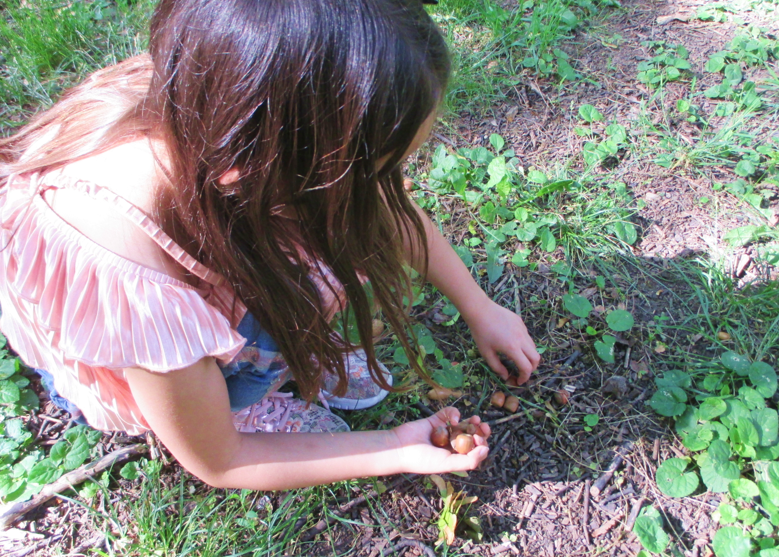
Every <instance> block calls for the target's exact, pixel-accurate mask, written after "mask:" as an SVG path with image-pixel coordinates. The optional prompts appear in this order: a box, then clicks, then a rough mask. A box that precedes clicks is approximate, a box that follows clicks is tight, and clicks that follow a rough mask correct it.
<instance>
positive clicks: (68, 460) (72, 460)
mask: <svg viewBox="0 0 779 557" xmlns="http://www.w3.org/2000/svg"><path fill="white" fill-rule="evenodd" d="M71 431H73V430H71ZM72 443H73V444H72V445H71V447H70V450H69V451H68V453H67V454H66V455H65V458H64V459H63V461H62V465H63V466H64V467H65V470H75V469H76V468H78V467H79V466H81V465H82V464H84V462H85V461H86V459H87V458H89V453H90V452H91V450H92V447H90V446H89V441H88V440H87V436H86V433H83V432H82V433H81V435H79V436H78V437H76V438H75V439H74V440H73V441H72Z"/></svg>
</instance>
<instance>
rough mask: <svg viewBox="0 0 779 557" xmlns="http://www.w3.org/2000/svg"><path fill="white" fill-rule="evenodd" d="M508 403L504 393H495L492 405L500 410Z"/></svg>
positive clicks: (491, 401)
mask: <svg viewBox="0 0 779 557" xmlns="http://www.w3.org/2000/svg"><path fill="white" fill-rule="evenodd" d="M505 402H506V395H504V394H503V391H495V392H494V393H493V395H492V398H491V399H490V403H491V404H492V405H493V406H497V407H498V408H503V404H504V403H505Z"/></svg>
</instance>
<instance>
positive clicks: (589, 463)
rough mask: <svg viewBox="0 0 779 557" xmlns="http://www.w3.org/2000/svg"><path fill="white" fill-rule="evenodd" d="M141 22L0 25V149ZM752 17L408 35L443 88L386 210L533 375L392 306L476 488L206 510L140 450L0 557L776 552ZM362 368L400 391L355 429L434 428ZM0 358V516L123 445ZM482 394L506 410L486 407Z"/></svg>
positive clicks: (770, 189) (772, 134) (417, 407)
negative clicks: (473, 283)
mask: <svg viewBox="0 0 779 557" xmlns="http://www.w3.org/2000/svg"><path fill="white" fill-rule="evenodd" d="M150 4H151V2H122V1H117V2H108V1H94V2H77V3H73V4H69V5H66V6H63V5H61V4H60V3H53V2H41V3H39V5H36V7H34V8H31V7H30V6H29V5H28V4H25V3H20V2H6V3H5V4H4V7H3V10H4V11H3V14H4V16H5V17H4V18H3V21H1V22H0V25H1V27H0V34H2V35H3V37H4V41H3V42H2V43H1V44H2V45H3V46H0V50H1V52H0V53H1V54H2V56H3V61H2V62H1V63H0V64H1V66H0V72H2V74H3V78H4V79H3V80H2V85H1V86H0V87H2V95H3V96H2V97H1V98H0V99H1V100H0V103H2V104H0V106H1V107H2V108H0V110H2V113H1V115H0V120H1V123H2V125H3V126H4V128H5V131H6V133H7V132H8V131H9V130H10V129H11V128H13V127H15V126H16V125H18V124H19V123H20V122H22V121H23V119H24V118H26V117H27V116H28V115H29V114H31V113H32V112H33V111H34V110H36V109H37V108H39V107H40V106H42V105H46V104H47V103H49V102H50V100H51V98H52V97H54V96H56V94H57V93H58V92H59V91H60V90H61V89H62V87H63V86H65V85H66V84H68V83H72V82H73V81H75V80H77V79H78V78H79V76H80V75H82V74H83V73H84V72H86V71H88V70H89V69H90V68H94V67H98V66H100V65H103V64H106V63H110V62H111V61H113V60H114V59H117V58H121V57H124V56H127V55H130V54H132V53H134V52H137V51H138V50H139V49H140V48H142V44H143V39H142V36H143V34H142V32H140V31H138V29H142V27H143V21H144V18H145V17H146V16H147V14H148V10H149V7H150ZM30 9H35V10H37V11H36V12H35V14H38V15H36V17H29V16H30V13H29V11H25V10H30ZM778 11H779V5H777V4H776V3H775V2H772V1H759V0H758V1H747V0H744V1H741V0H739V1H736V2H717V3H708V2H699V1H698V0H681V1H679V2H676V3H669V4H665V5H655V4H649V3H642V2H640V1H638V0H627V1H624V2H622V3H621V4H620V3H617V2H589V1H584V0H570V1H569V0H556V1H551V2H546V3H539V2H533V1H532V0H528V1H524V2H515V1H513V0H510V1H506V2H493V1H487V2H475V1H473V0H442V1H441V3H440V4H439V5H438V6H437V7H435V8H432V9H431V13H432V14H433V16H434V17H435V18H436V19H437V20H438V22H439V23H440V24H441V25H442V27H443V28H444V30H445V32H446V33H447V35H448V37H449V38H450V40H451V43H452V45H453V48H454V56H455V62H456V73H455V79H454V83H453V84H452V87H451V90H450V92H449V95H448V98H447V103H446V108H445V112H444V114H443V117H442V122H441V125H440V126H439V128H438V129H437V130H436V131H435V133H434V134H433V137H432V138H431V140H430V142H429V143H428V146H427V147H426V148H425V149H423V150H422V151H421V152H420V153H418V154H417V155H416V156H415V157H413V158H412V160H410V161H409V167H408V175H409V176H410V177H411V178H412V179H413V181H414V186H413V193H412V195H414V197H415V198H416V200H417V202H418V203H419V204H420V205H421V206H422V207H423V208H425V209H426V210H427V211H428V212H429V213H430V214H431V215H432V216H433V218H434V219H435V221H436V222H437V223H438V224H439V226H440V227H441V229H442V231H443V232H444V233H445V234H446V235H447V237H448V238H449V239H450V240H451V242H452V243H453V245H455V247H456V249H457V251H458V254H460V256H461V257H462V258H463V260H464V261H465V262H466V264H467V265H468V266H469V267H470V268H471V269H472V272H473V274H474V276H475V277H477V279H478V280H479V281H480V283H481V284H482V286H483V287H484V288H485V290H486V291H487V292H488V293H489V294H490V295H491V296H492V297H493V298H494V299H496V300H498V301H499V302H500V303H502V304H503V305H505V306H506V307H510V308H512V309H515V310H517V311H519V312H521V313H522V315H523V317H524V319H525V321H526V323H527V325H528V327H529V329H530V331H531V333H532V334H533V336H534V338H535V339H536V341H537V343H538V344H539V346H540V348H541V349H542V350H543V351H544V363H543V364H542V366H541V368H540V369H539V370H538V372H537V373H536V374H535V375H534V377H533V379H532V380H531V381H530V383H529V384H528V385H525V386H522V387H520V388H509V387H506V386H504V385H502V383H501V382H499V381H498V380H497V378H496V377H495V376H494V375H493V374H492V373H491V372H490V371H489V370H488V368H487V366H486V365H485V363H484V362H483V360H482V359H481V358H479V355H478V353H476V352H475V351H474V347H473V344H472V342H471V341H470V337H469V335H468V332H467V328H466V327H465V326H464V324H463V323H462V321H461V320H460V319H459V315H457V312H456V310H455V309H454V307H453V306H452V305H451V304H449V302H448V301H447V300H445V299H443V298H442V297H441V296H440V294H438V293H437V292H435V291H433V290H430V289H425V290H422V291H420V292H419V297H418V299H417V300H416V305H415V314H416V317H417V320H418V325H417V326H416V328H415V331H414V332H415V335H416V337H417V339H418V341H419V343H420V347H421V352H422V354H423V358H424V364H425V365H426V366H427V367H428V368H429V370H430V372H431V373H432V374H433V375H434V377H435V378H436V379H437V380H438V381H439V382H440V383H441V384H442V385H444V386H446V387H450V388H452V389H454V390H457V391H459V392H460V394H459V395H458V396H455V397H453V398H451V399H450V400H449V401H448V403H452V404H455V405H456V406H458V407H459V408H460V409H461V410H462V412H463V414H465V415H469V414H474V413H479V414H481V415H482V416H484V417H485V418H486V419H488V420H490V421H491V423H492V425H493V431H494V436H493V438H492V454H491V456H490V458H489V460H488V462H487V464H486V465H485V466H484V467H483V468H482V469H481V470H479V471H476V472H474V473H471V474H469V475H468V476H467V477H457V476H453V475H452V476H446V477H443V478H439V477H436V476H433V477H430V478H423V477H414V476H402V477H397V478H386V479H382V480H381V481H378V480H360V481H353V482H345V483H342V484H336V485H332V486H324V487H320V488H314V489H307V490H296V491H292V492H288V493H278V494H276V493H268V494H263V493H254V492H245V491H244V492H242V491H225V490H213V489H209V488H207V487H205V486H203V485H202V484H201V483H200V482H198V481H196V480H194V479H193V478H192V477H191V476H189V475H188V474H186V473H185V472H183V471H182V470H181V469H180V468H178V467H177V466H176V465H175V463H173V462H172V461H171V460H170V457H169V455H167V454H166V452H165V450H164V448H162V447H159V445H158V444H157V443H156V442H155V440H154V439H153V437H151V436H150V437H149V438H148V439H140V441H142V442H144V443H146V444H147V445H148V446H149V455H148V458H145V459H143V460H141V461H139V462H137V463H136V462H133V463H131V464H128V465H126V466H124V467H122V468H120V469H117V470H113V471H111V472H106V473H103V474H100V475H98V476H97V477H95V478H93V480H90V481H88V482H86V483H84V484H82V485H81V486H79V487H77V488H76V490H75V491H71V492H68V493H65V494H64V495H63V497H62V499H61V500H60V501H59V503H58V504H51V505H48V506H42V507H39V508H37V509H36V510H35V511H33V512H31V513H30V514H28V515H27V516H25V517H24V519H23V521H22V522H20V523H18V524H16V528H15V530H12V531H11V534H6V535H5V537H4V538H3V540H2V541H0V543H1V544H3V545H2V547H3V549H4V551H7V553H8V554H10V555H31V554H37V555H58V554H67V553H71V554H74V553H75V554H101V555H114V554H115V555H149V554H157V555H178V554H197V555H227V554H252V555H280V554H290V555H298V554H312V555H330V554H338V555H340V554H343V555H354V554H357V555H373V556H376V555H387V554H393V553H394V554H402V553H403V552H405V554H407V555H419V554H427V555H431V554H434V553H435V554H441V555H484V556H488V555H504V554H505V555H510V554H525V553H528V554H539V555H601V554H608V555H636V554H637V553H638V552H639V551H644V552H648V553H653V554H666V555H686V556H691V557H692V556H703V555H711V554H716V555H717V556H718V557H731V556H732V557H736V556H738V557H740V556H747V555H760V556H761V557H771V556H773V555H775V554H779V551H778V550H777V549H776V548H775V545H776V543H775V539H776V536H777V526H778V525H779V464H778V463H777V461H778V460H779V450H777V446H779V445H777V438H778V437H779V418H777V412H776V409H777V399H778V397H777V393H776V390H777V379H776V367H777V356H779V282H777V279H778V278H779V276H778V275H777V263H778V262H779V232H777V228H776V227H777V224H779V217H777V213H778V212H779V169H778V168H777V166H778V165H779V123H777V109H778V107H779V77H778V76H777V69H778V66H777V56H779V42H777V34H778V33H779V26H778V25H777V23H776V22H777V21H779V17H777V15H779V14H778V13H777V12H778ZM24 16H26V17H24ZM53 27H56V28H57V29H56V32H54V31H53V30H52V29H53ZM20 36H21V37H24V38H23V39H18V38H16V37H20ZM381 350H382V354H383V355H384V357H383V359H384V360H385V361H386V362H388V363H389V364H390V365H392V366H393V371H394V372H395V373H397V376H398V379H400V380H405V381H407V383H408V384H409V385H410V386H411V387H412V388H411V389H410V390H409V391H408V392H405V393H402V394H397V395H391V396H390V397H388V398H387V399H386V401H385V402H384V403H382V404H381V405H380V406H379V407H377V408H374V409H370V410H368V411H365V412H360V413H356V414H348V415H345V416H344V417H345V418H346V419H347V420H348V421H349V422H350V423H351V425H352V426H353V427H354V428H368V427H372V428H375V427H392V426H393V425H396V424H397V423H400V422H402V421H405V420H407V419H411V418H414V417H418V416H421V415H425V414H426V413H428V412H431V411H434V410H436V409H437V408H438V407H439V406H440V404H442V403H441V402H438V401H435V400H432V399H430V398H429V397H428V396H427V394H428V390H429V388H428V387H427V386H425V385H423V384H421V383H418V382H416V383H415V382H414V378H413V377H410V376H408V374H407V369H408V362H406V361H404V359H403V356H402V353H401V352H400V351H398V350H397V346H396V342H394V341H393V338H392V336H390V337H388V338H387V339H386V340H385V341H384V343H383V344H382V346H381ZM2 357H3V362H2V364H0V397H2V398H1V399H0V402H2V404H3V415H4V419H3V422H2V423H1V424H0V433H2V435H3V437H2V438H1V439H0V441H2V445H1V446H2V456H0V459H2V460H0V490H1V491H0V495H1V496H2V497H4V498H5V499H6V500H17V501H19V500H22V499H25V498H26V497H28V496H29V495H31V494H32V493H34V492H35V491H36V490H38V489H40V488H41V487H42V485H43V484H45V483H48V482H50V481H53V480H54V479H56V477H58V476H59V475H61V474H63V473H65V472H67V471H69V470H70V469H72V468H75V467H78V466H80V465H81V464H82V463H83V462H84V460H85V459H87V461H88V460H89V459H96V458H98V457H99V456H101V455H102V454H110V453H111V452H112V451H114V450H116V449H117V448H120V447H122V446H125V445H128V444H132V443H137V442H138V441H139V439H130V438H125V437H123V436H121V435H108V436H103V437H102V438H100V439H97V437H96V436H95V434H93V433H90V432H88V431H87V430H84V429H81V428H77V427H72V424H70V423H69V421H68V416H67V415H66V414H64V413H62V412H59V411H57V410H56V409H54V407H53V406H52V405H51V404H50V402H48V401H46V400H45V399H44V400H43V401H42V402H41V403H40V406H38V404H37V401H36V399H35V398H34V397H33V396H32V395H33V394H34V393H40V392H41V391H40V386H39V384H38V383H37V381H36V380H35V379H34V378H31V376H29V374H27V373H26V372H25V370H24V369H23V368H20V367H19V366H18V364H17V363H16V360H15V359H14V358H13V354H12V353H11V352H6V353H4V354H3V355H2ZM30 380H32V382H30ZM496 390H503V391H504V392H505V393H506V394H513V395H514V396H516V397H518V398H519V400H520V410H519V412H517V413H516V414H511V413H508V412H507V411H505V410H502V409H500V410H499V409H495V408H493V407H491V406H490V404H489V400H490V397H491V395H492V393H493V392H494V391H496ZM612 468H613V470H611V473H610V475H609V474H608V473H607V471H608V470H610V469H612ZM604 478H606V479H607V481H606V483H604V484H601V483H599V480H601V481H602V480H603V479H604Z"/></svg>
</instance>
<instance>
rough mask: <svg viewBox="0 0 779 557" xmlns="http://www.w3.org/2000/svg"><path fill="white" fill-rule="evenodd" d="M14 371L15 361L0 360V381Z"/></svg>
mask: <svg viewBox="0 0 779 557" xmlns="http://www.w3.org/2000/svg"><path fill="white" fill-rule="evenodd" d="M14 373H16V362H15V361H14V360H0V381H2V380H4V379H8V378H9V377H11V376H12V375H13V374H14Z"/></svg>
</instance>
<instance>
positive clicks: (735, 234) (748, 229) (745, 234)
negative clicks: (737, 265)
mask: <svg viewBox="0 0 779 557" xmlns="http://www.w3.org/2000/svg"><path fill="white" fill-rule="evenodd" d="M763 230H764V227H762V226H754V225H751V224H750V225H747V226H741V227H739V228H734V229H733V230H729V231H728V232H726V233H725V236H724V238H725V240H726V241H728V242H729V243H730V244H731V245H733V246H736V247H738V246H745V245H747V244H749V243H750V242H754V241H755V240H757V239H758V238H759V237H760V234H762V231H763Z"/></svg>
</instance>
